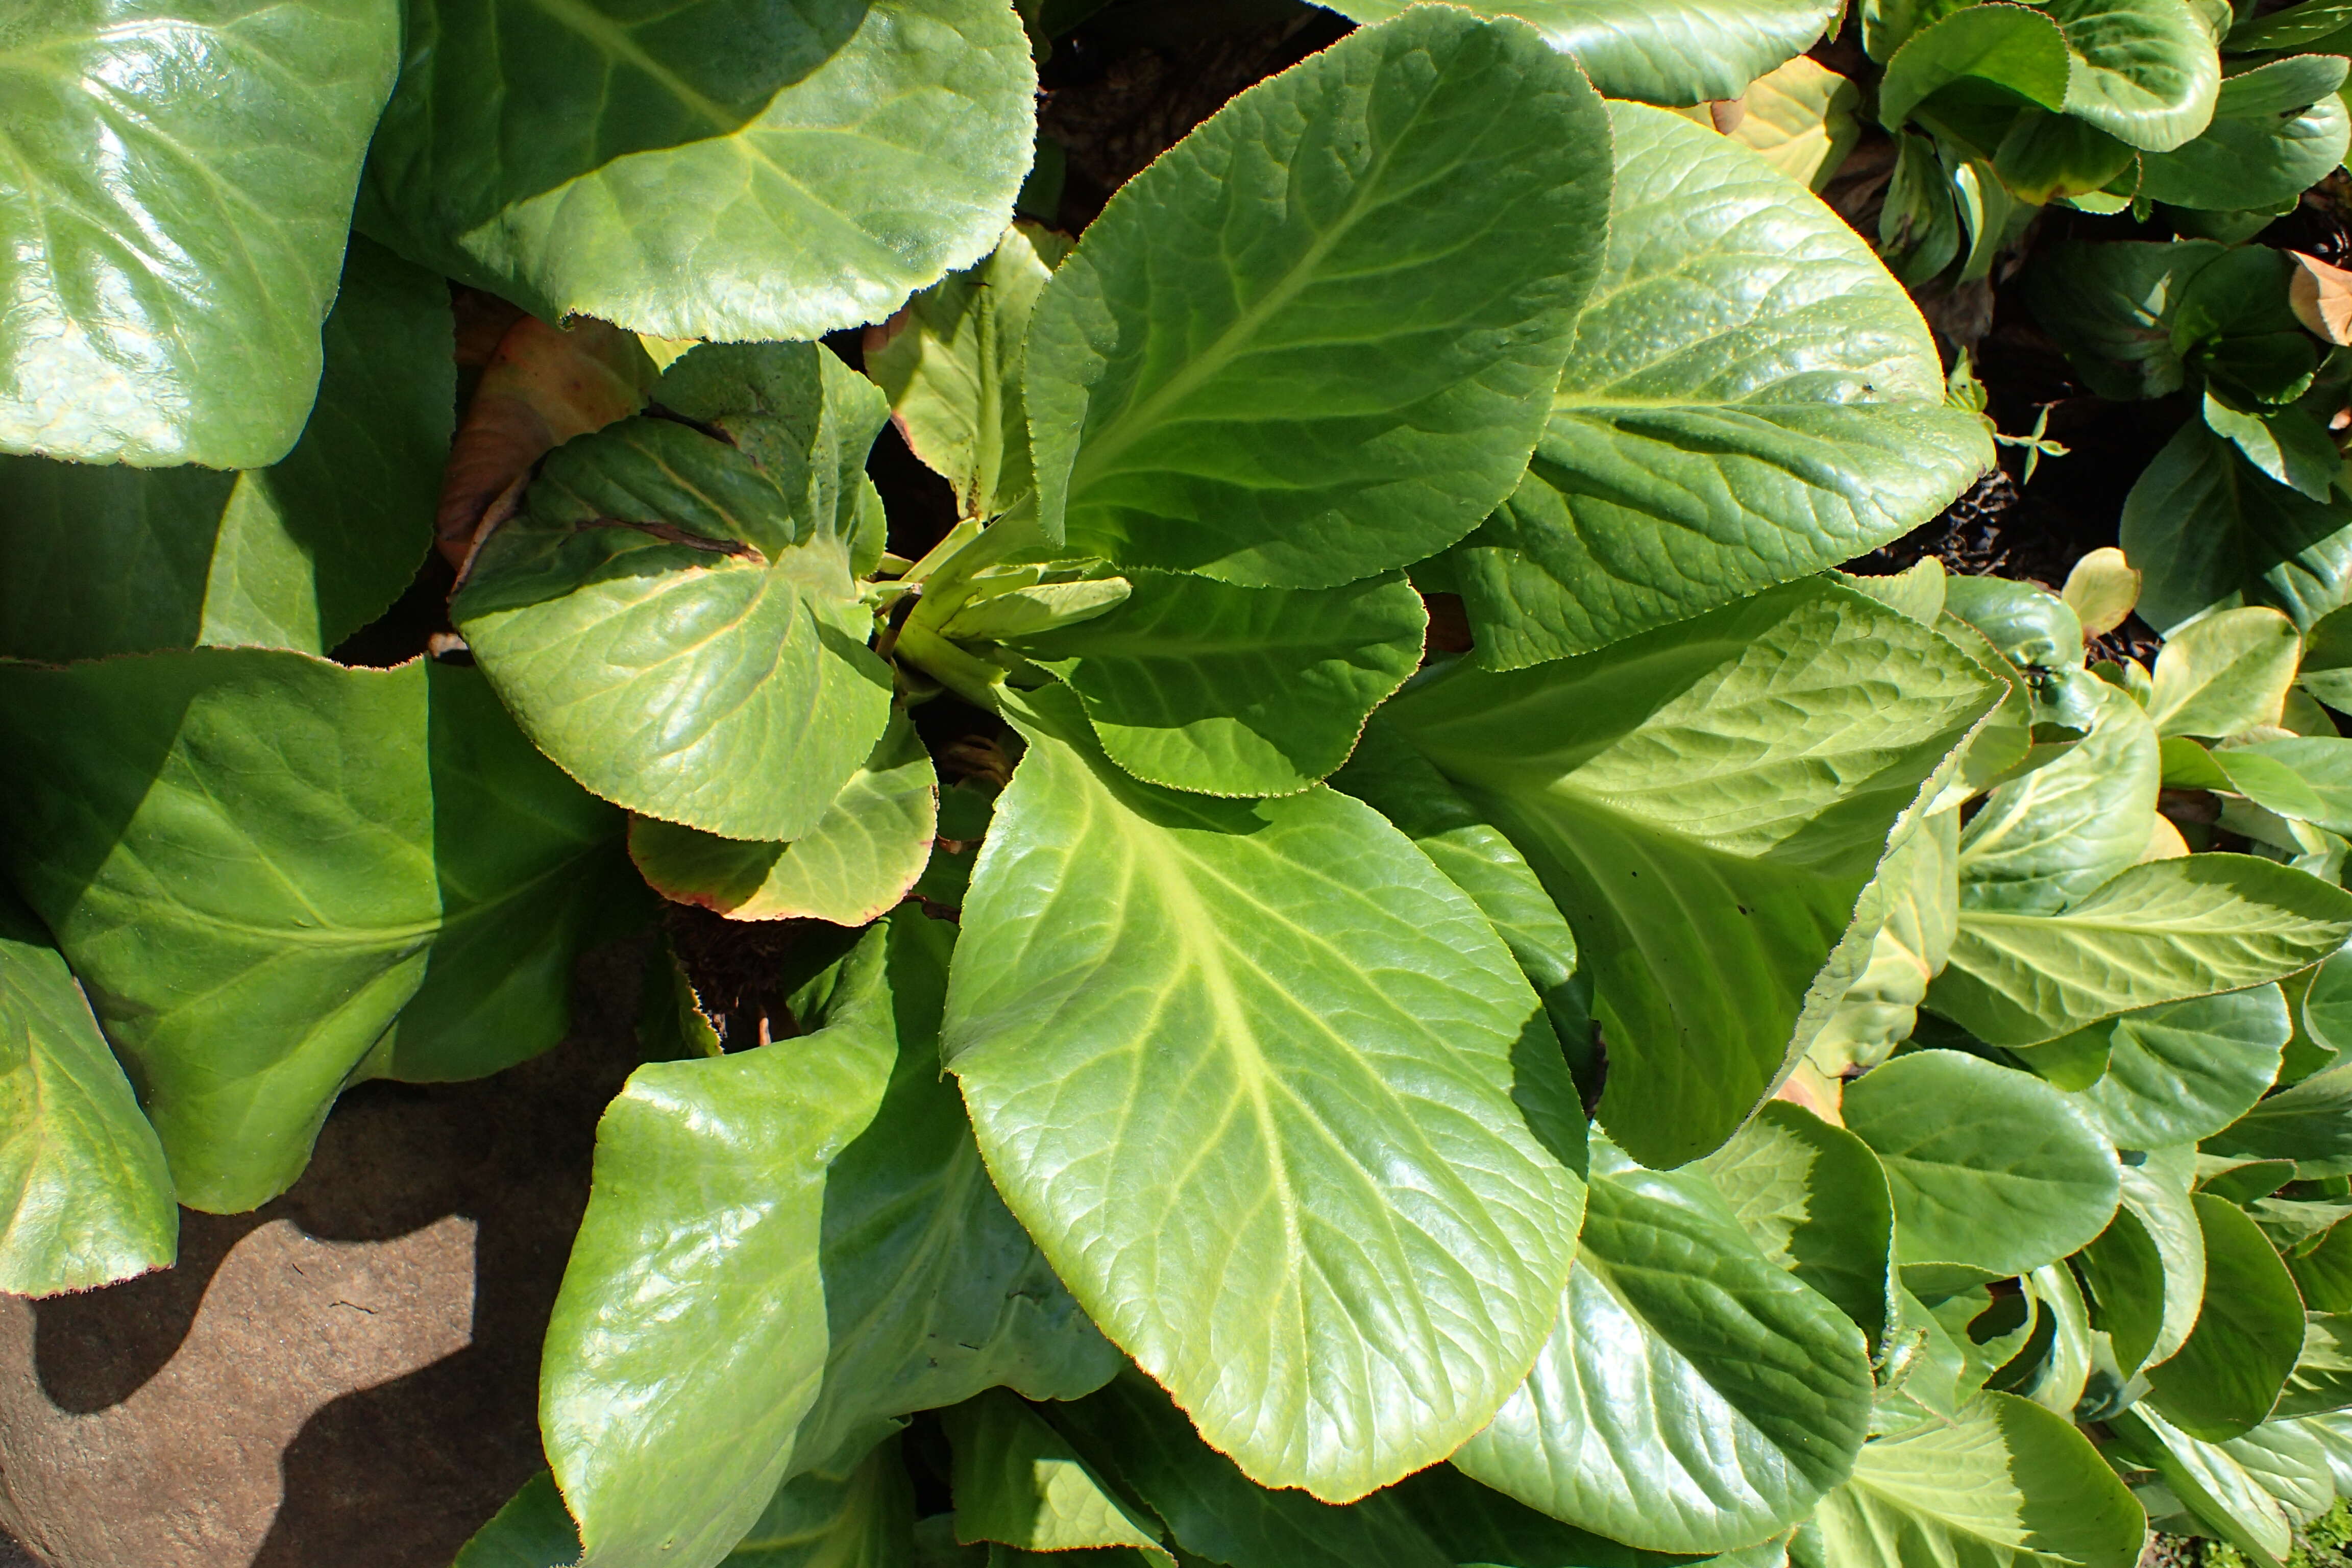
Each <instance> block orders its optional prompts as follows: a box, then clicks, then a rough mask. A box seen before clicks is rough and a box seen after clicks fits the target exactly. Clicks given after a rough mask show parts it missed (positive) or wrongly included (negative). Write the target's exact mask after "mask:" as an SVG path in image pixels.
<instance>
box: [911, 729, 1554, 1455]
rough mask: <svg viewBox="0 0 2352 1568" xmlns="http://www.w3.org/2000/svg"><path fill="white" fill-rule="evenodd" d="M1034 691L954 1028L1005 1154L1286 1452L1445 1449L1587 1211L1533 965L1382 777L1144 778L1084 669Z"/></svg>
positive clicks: (1160, 1339)
mask: <svg viewBox="0 0 2352 1568" xmlns="http://www.w3.org/2000/svg"><path fill="white" fill-rule="evenodd" d="M1021 722H1022V725H1023V729H1024V733H1025V734H1026V735H1027V737H1028V740H1029V749H1028V752H1027V754H1026V755H1025V756H1024V759H1023V761H1022V763H1021V766H1020V769H1019V771H1018V772H1017V773H1014V775H1013V784H1012V786H1011V787H1010V788H1009V789H1008V790H1006V792H1005V793H1004V795H1003V798H1002V799H1001V800H1000V801H999V802H998V803H997V808H996V815H995V818H994V821H993V822H992V826H990V829H989V833H988V838H987V841H986V843H985V844H984V845H983V846H982V850H981V858H980V863H979V865H978V866H977V867H976V868H975V869H974V871H973V873H972V885H971V894H970V896H969V898H968V899H967V900H966V902H965V904H964V907H963V914H962V931H963V935H962V940H961V947H960V949H959V951H958V953H957V957H956V963H955V971H954V979H953V983H952V984H951V986H950V995H949V1002H948V1021H947V1026H946V1033H945V1037H944V1039H943V1047H944V1051H945V1056H946V1060H947V1062H948V1065H949V1067H950V1068H952V1069H953V1071H954V1072H955V1073H956V1075H957V1076H958V1077H959V1079H961V1082H962V1086H963V1093H964V1099H965V1101H966V1103H967V1104H968V1105H969V1106H970V1108H971V1115H972V1121H973V1123H974V1126H975V1128H976V1130H977V1131H978V1133H979V1136H980V1143H981V1148H982V1151H983V1152H985V1153H986V1155H987V1157H988V1162H989V1168H990V1172H991V1173H992V1175H993V1176H994V1177H995V1179H996V1182H997V1185H998V1186H999V1188H1000V1189H1001V1190H1003V1193H1004V1194H1005V1198H1006V1201H1007V1202H1008V1203H1009V1204H1010V1205H1011V1206H1012V1208H1013V1213H1014V1214H1016V1215H1019V1216H1020V1217H1021V1219H1022V1221H1023V1223H1024V1224H1025V1225H1026V1226H1028V1228H1029V1230H1030V1232H1031V1234H1033V1235H1034V1236H1035V1237H1038V1239H1039V1242H1040V1244H1041V1245H1042V1246H1043V1247H1044V1248H1045V1254H1046V1256H1047V1257H1048V1258H1050V1259H1052V1261H1053V1263H1054V1265H1055V1268H1057V1269H1058V1270H1059V1271H1060V1273H1061V1275H1062V1277H1063V1279H1066V1281H1067V1282H1068V1283H1069V1285H1070V1288H1071V1289H1072V1291H1073V1292H1074V1293H1075V1294H1076V1297H1077V1298H1078V1300H1080V1301H1081V1302H1083V1303H1084V1304H1085V1305H1086V1307H1087V1310H1089V1311H1090V1312H1091V1313H1092V1314H1093V1315H1094V1318H1095V1320H1096V1321H1097V1322H1098V1323H1100V1324H1101V1325H1102V1327H1103V1329H1104V1331H1106V1332H1107V1333H1108V1334H1109V1335H1110V1337H1111V1338H1112V1339H1113V1340H1115V1341H1116V1342H1118V1344H1119V1345H1120V1346H1121V1347H1122V1348H1123V1349H1125V1350H1126V1351H1127V1352H1129V1354H1130V1355H1132V1356H1133V1357H1134V1358H1135V1359H1136V1360H1137V1362H1138V1363H1140V1364H1141V1365H1142V1367H1143V1368H1144V1369H1145V1370H1146V1371H1147V1372H1149V1373H1151V1374H1152V1375H1153V1376H1154V1377H1156V1378H1158V1379H1159V1380H1160V1381H1161V1382H1162V1383H1163V1384H1166V1385H1167V1386H1168V1387H1169V1388H1170V1390H1171V1392H1173V1393H1174V1394H1175V1395H1176V1397H1177V1399H1178V1401H1179V1402H1180V1403H1181V1405H1183V1406H1184V1407H1185V1408H1186V1409H1187V1410H1188V1411H1189V1412H1190V1413H1191V1414H1192V1418H1193V1419H1194V1421H1195V1422H1196V1423H1198V1424H1199V1426H1200V1428H1201V1430H1202V1436H1205V1437H1206V1438H1207V1439H1208V1440H1209V1442H1210V1443H1211V1444H1212V1445H1213V1446H1215V1447H1219V1448H1221V1449H1222V1450H1223V1451H1224V1452H1226V1453H1229V1454H1231V1455H1232V1456H1233V1457H1234V1459H1235V1460H1236V1461H1237V1462H1238V1463H1239V1464H1240V1465H1241V1466H1242V1468H1244V1470H1245V1471H1247V1472H1248V1473H1250V1474H1251V1475H1252V1476H1253V1477H1254V1478H1255V1479H1258V1480H1259V1481H1260V1482H1261V1483H1263V1484H1265V1485H1269V1486H1303V1487H1305V1488H1307V1489H1308V1490H1309V1491H1312V1492H1313V1493H1315V1494H1316V1495H1317V1496H1318V1497H1323V1498H1327V1499H1339V1500H1347V1499H1351V1498H1355V1497H1360V1496H1361V1495H1363V1494H1364V1493H1366V1492H1368V1491H1370V1490H1371V1489H1374V1488H1376V1487H1379V1486H1383V1485H1386V1484H1387V1483H1388V1482H1390V1481H1392V1480H1394V1479H1396V1478H1397V1477H1399V1476H1400V1475H1403V1474H1405V1473H1407V1472H1409V1471H1411V1470H1413V1469H1416V1468H1420V1467H1421V1466H1422V1465H1424V1464H1427V1463H1430V1462H1432V1461H1433V1460H1434V1459H1437V1458H1443V1457H1444V1455H1446V1454H1448V1453H1450V1452H1452V1451H1453V1450H1454V1447H1457V1446H1458V1445H1459V1444H1460V1443H1461V1442H1462V1441H1463V1439H1465V1438H1466V1437H1468V1436H1470V1435H1471V1434H1472V1433H1473V1432H1475V1431H1476V1430H1477V1429H1478V1428H1479V1427H1480V1426H1484V1425H1485V1424H1486V1420H1487V1418H1488V1417H1489V1416H1491V1415H1493V1414H1494V1411H1495V1409H1496V1406H1497V1405H1500V1404H1501V1403H1502V1400H1503V1398H1504V1397H1505V1396H1506V1395H1507V1394H1509V1392H1510V1391H1511V1389H1512V1388H1513V1386H1515V1385H1516V1384H1517V1382H1518V1381H1519V1379H1520V1378H1521V1377H1522V1376H1524V1375H1525V1373H1526V1371H1527V1367H1528V1363H1530V1362H1531V1361H1532V1360H1533V1359H1534V1356H1535V1352H1536V1351H1537V1349H1538V1346H1539V1345H1540V1344H1541V1342H1542V1341H1543V1337H1544V1335H1545V1333H1546V1332H1547V1331H1549V1327H1550V1323H1551V1318H1552V1315H1553V1313H1554V1311H1555V1310H1556V1309H1557V1302H1558V1299H1559V1297H1558V1292H1559V1280H1560V1279H1561V1277H1562V1276H1563V1275H1565V1274H1566V1272H1567V1269H1568V1264H1569V1260H1570V1256H1571V1255H1572V1252H1573V1242H1574V1238H1575V1234H1576V1226H1577V1218H1578V1215H1579V1213H1580V1210H1581V1207H1582V1184H1581V1182H1580V1180H1579V1171H1580V1167H1581V1163H1582V1154H1581V1147H1580V1145H1581V1139H1582V1131H1583V1130H1582V1120H1581V1117H1580V1115H1579V1114H1578V1113H1577V1109H1576V1106H1575V1102H1574V1089H1573V1086H1572V1084H1571V1083H1570V1079H1569V1076H1568V1072H1567V1068H1566V1064H1565V1062H1564V1060H1563V1059H1562V1058H1561V1055H1560V1050H1559V1043H1558V1041H1557V1039H1556V1038H1555V1037H1554V1036H1553V1034H1552V1031H1551V1028H1550V1026H1549V1024H1548V1023H1547V1022H1546V1020H1545V1017H1544V1015H1543V1013H1542V1011H1541V1009H1540V1007H1539V1005H1538V1002H1537V1000H1536V997H1535V995H1534V994H1533V992H1531V991H1530V990H1529V989H1528V986H1527V984H1526V982H1525V981H1523V980H1521V979H1520V978H1519V975H1518V972H1517V966H1516V965H1515V964H1514V963H1513V962H1512V960H1511V956H1510V954H1509V952H1507V950H1506V949H1505V948H1504V946H1503V944H1502V942H1500V941H1499V940H1497V939H1496V936H1495V934H1494V931H1493V928H1492V927H1490V926H1489V925H1488V924H1487V923H1486V919H1485V917H1484V916H1483V915H1481V914H1480V913H1479V912H1478V910H1477V909H1476V907H1475V905H1474V904H1472V902H1471V901H1470V900H1469V899H1468V898H1466V897H1465V896H1464V895H1463V893H1462V892H1461V891H1460V890H1458V889H1456V888H1455V887H1454V885H1453V884H1452V883H1451V882H1448V881H1447V880H1446V879H1444V877H1443V876H1442V875H1441V874H1440V873H1439V872H1438V870H1437V868H1435V867H1434V866H1433V865H1432V864H1431V863H1430V861H1429V859H1428V858H1427V857H1425V856H1424V855H1423V854H1422V853H1421V851H1420V850H1418V849H1417V848H1415V847H1413V846H1412V842H1411V841H1410V840H1408V839H1407V838H1405V837H1403V836H1402V834H1400V833H1398V832H1397V831H1396V829H1394V828H1393V827H1391V826H1389V825H1388V823H1387V822H1385V821H1383V820H1382V819H1381V817H1380V816H1378V815H1377V814H1376V813H1374V812H1373V811H1372V810H1371V809H1370V807H1368V806H1365V805H1361V804H1360V802H1357V801H1355V800H1352V799H1350V798H1349V797H1348V796H1345V795H1338V794H1335V793H1332V792H1331V791H1329V790H1328V789H1325V788H1321V787H1318V788H1315V789H1310V790H1308V791H1307V792H1306V793H1305V794H1302V795H1291V796H1287V797H1285V798H1283V799H1279V800H1273V801H1266V802H1263V803H1259V802H1238V801H1235V802H1225V801H1218V800H1214V799H1212V798H1210V797H1206V796H1200V795H1177V794H1174V793H1172V792H1170V791H1165V790H1161V789H1158V788H1156V787H1154V786H1151V785H1148V784H1139V783H1137V782H1136V781H1134V780H1132V779H1130V778H1129V776H1128V775H1126V774H1125V773H1121V772H1119V771H1118V769H1117V768H1116V767H1114V766H1113V765H1112V764H1111V763H1109V762H1108V759H1106V758H1104V757H1103V756H1102V754H1101V753H1100V752H1099V751H1098V750H1097V748H1096V746H1095V745H1094V742H1093V737H1092V732H1091V731H1089V730H1088V729H1087V726H1086V722H1085V720H1084V717H1083V715H1082V714H1080V713H1079V712H1078V711H1077V705H1076V700H1074V699H1072V698H1070V697H1068V696H1067V695H1066V693H1063V692H1060V691H1058V690H1052V689H1049V690H1046V691H1041V692H1038V693H1036V694H1034V699H1033V705H1032V706H1030V707H1029V708H1028V709H1026V710H1024V712H1023V716H1022V719H1021Z"/></svg>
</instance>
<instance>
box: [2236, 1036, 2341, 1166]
mask: <svg viewBox="0 0 2352 1568" xmlns="http://www.w3.org/2000/svg"><path fill="white" fill-rule="evenodd" d="M2206 1147H2207V1148H2208V1149H2210V1150H2211V1151H2212V1152H2214V1153H2217V1154H2244V1155H2250V1156H2252V1158H2254V1159H2257V1160H2293V1161H2294V1162H2295V1173H2296V1174H2298V1175H2300V1176H2304V1177H2305V1178H2310V1177H2315V1176H2340V1175H2343V1174H2345V1173H2347V1172H2352V1062H2347V1063H2344V1064H2342V1065H2341V1066H2337V1067H2332V1068H2328V1069H2327V1070H2326V1071H2325V1072H2317V1073H2314V1074H2313V1075H2312V1076H2311V1077H2309V1078H2307V1079H2304V1080H2303V1081H2302V1082H2301V1083H2298V1084H2296V1085H2294V1087H2293V1088H2291V1089H2282V1090H2280V1091H2279V1092H2278V1093H2276V1094H2274V1095H2272V1096H2271V1097H2270V1098H2269V1099H2267V1100H2262V1101H2261V1102H2260V1103H2258V1104H2256V1105H2254V1106H2253V1107H2252V1109H2251V1110H2248V1111H2247V1112H2246V1113H2245V1114H2244V1115H2243V1116H2241V1117H2239V1118H2238V1119H2237V1121H2233V1122H2231V1123H2230V1124H2229V1125H2228V1126H2227V1127H2224V1128H2223V1129H2221V1131H2218V1132H2216V1133H2214V1134H2213V1136H2212V1137H2210V1138H2209V1139H2207V1140H2206Z"/></svg>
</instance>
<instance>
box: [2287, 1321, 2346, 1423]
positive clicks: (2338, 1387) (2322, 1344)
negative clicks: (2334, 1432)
mask: <svg viewBox="0 0 2352 1568" xmlns="http://www.w3.org/2000/svg"><path fill="white" fill-rule="evenodd" d="M2347 1409H2352V1314H2346V1313H2341V1312H2312V1313H2308V1314H2306V1316H2305V1322H2304V1331H2303V1350H2302V1352H2301V1353H2299V1354H2298V1355H2297V1356H2296V1357H2295V1358H2294V1371H2293V1372H2291V1373H2288V1374H2287V1380H2286V1387H2285V1388H2284V1390H2282V1391H2281V1392H2280V1394H2279V1401H2278V1404H2277V1405H2276V1406H2275V1407H2274V1408H2273V1410H2272V1415H2273V1417H2274V1418H2281V1419H2284V1418H2289V1417H2294V1416H2300V1415H2327V1414H2329V1413H2330V1412H2332V1411H2337V1410H2347Z"/></svg>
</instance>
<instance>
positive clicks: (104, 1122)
mask: <svg viewBox="0 0 2352 1568" xmlns="http://www.w3.org/2000/svg"><path fill="white" fill-rule="evenodd" d="M0 1201H5V1208H6V1213H7V1215H8V1219H7V1224H6V1226H5V1227H0V1290H5V1291H7V1293H8V1294H10V1295H12V1296H53V1295H57V1294H58V1293H59V1292H61V1291H66V1290H87V1289H90V1288H91V1287H93V1286H98V1285H110V1284H112V1283H113V1282H114V1281H115V1280H117V1279H129V1278H130V1277H131V1276H132V1275H134V1274H144V1273H145V1272H147V1271H148V1270H149V1269H151V1268H169V1267H171V1264H172V1262H173V1258H174V1257H175V1256H176V1253H177V1250H178V1245H179V1238H180V1211H179V1209H178V1207H177V1205H174V1203H173V1197H172V1173H171V1171H170V1169H169V1168H168V1167H167V1166H166V1165H165V1164H164V1163H163V1145H162V1144H161V1143H158V1142H156V1141H155V1130H154V1129H153V1128H152V1127H151V1126H149V1125H148V1124H147V1119H146V1117H145V1116H144V1115H142V1113H141V1111H140V1110H139V1101H138V1099H137V1097H136V1096H134V1095H133V1094H132V1093H131V1084H130V1082H129V1080H127V1079H124V1077H123V1076H122V1068H121V1065H120V1064H119V1063H117V1062H116V1061H115V1059H114V1055H113V1053H112V1052H111V1051H110V1050H109V1049H108V1048H107V1044H106V1039H105V1037H104V1036H102V1035H100V1033H99V1032H98V1021H97V1020H96V1019H94V1018H92V1017H91V1016H90V1012H89V1003H88V1002H87V1001H85V1000H83V998H82V994H81V992H80V990H79V988H78V987H77V986H76V985H75V984H74V978H73V972H72V971H71V970H69V969H68V968H67V967H66V962H65V960H64V959H63V958H60V957H59V956H58V950H57V949H56V948H55V947H54V946H52V945H50V942H49V933H48V932H47V931H44V930H42V929H41V924H40V922H39V921H37V920H35V919H34V918H33V915H32V913H31V911H29V910H26V908H25V907H24V906H23V905H22V904H19V903H18V902H17V901H16V897H15V896H14V895H13V894H10V893H8V892H6V891H5V890H0Z"/></svg>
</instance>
